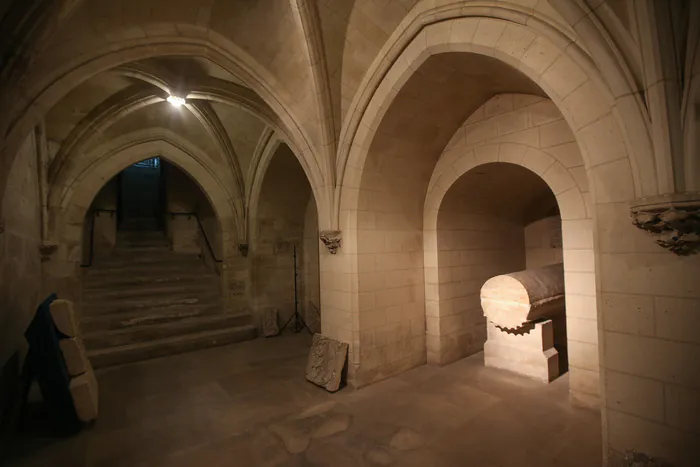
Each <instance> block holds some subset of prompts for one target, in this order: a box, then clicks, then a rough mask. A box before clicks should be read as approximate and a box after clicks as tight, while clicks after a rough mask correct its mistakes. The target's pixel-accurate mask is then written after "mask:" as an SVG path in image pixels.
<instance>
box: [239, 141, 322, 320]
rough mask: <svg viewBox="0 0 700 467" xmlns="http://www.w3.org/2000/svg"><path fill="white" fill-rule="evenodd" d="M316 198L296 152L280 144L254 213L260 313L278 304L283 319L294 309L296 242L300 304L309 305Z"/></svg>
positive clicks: (257, 309) (253, 246)
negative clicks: (309, 235)
mask: <svg viewBox="0 0 700 467" xmlns="http://www.w3.org/2000/svg"><path fill="white" fill-rule="evenodd" d="M312 199H313V195H312V193H311V186H310V185H309V182H308V180H307V178H306V175H305V173H304V171H303V169H302V168H301V166H300V165H299V162H298V161H297V159H296V157H295V156H294V154H293V153H292V152H291V151H290V150H289V148H288V147H287V146H286V145H282V146H280V148H279V150H278V151H277V153H276V154H275V155H274V156H273V158H272V160H271V162H270V164H269V167H268V169H267V172H266V173H265V177H264V179H263V183H262V186H261V189H260V197H259V201H258V206H257V211H256V214H255V218H254V219H251V221H252V223H251V225H252V227H253V228H252V231H251V253H250V261H251V281H252V287H253V307H254V310H255V312H256V313H257V314H258V315H259V313H262V312H263V311H264V310H267V309H275V310H277V311H278V312H279V320H280V323H282V324H283V323H284V322H286V320H287V319H288V318H289V317H290V316H291V315H292V313H293V312H294V258H293V253H294V247H295V246H296V249H297V273H298V276H297V288H298V291H299V305H300V307H303V305H304V295H303V291H304V288H305V280H306V279H307V278H308V276H307V275H306V274H305V272H304V263H305V258H306V256H305V252H304V245H305V244H306V243H308V241H305V225H306V224H309V227H310V228H311V225H312V224H313V221H312V220H311V219H308V222H307V212H308V207H309V205H310V204H313V205H314V206H315V203H313V201H311V200H312ZM310 254H311V253H310ZM308 260H309V261H310V260H311V257H310V256H309V257H308ZM312 287H313V286H312ZM317 306H318V303H317ZM300 311H302V310H301V309H300Z"/></svg>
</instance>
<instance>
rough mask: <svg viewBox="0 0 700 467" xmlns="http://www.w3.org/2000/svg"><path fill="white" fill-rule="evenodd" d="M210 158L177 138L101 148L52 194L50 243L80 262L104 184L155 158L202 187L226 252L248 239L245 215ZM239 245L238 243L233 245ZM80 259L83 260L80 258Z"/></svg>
mask: <svg viewBox="0 0 700 467" xmlns="http://www.w3.org/2000/svg"><path fill="white" fill-rule="evenodd" d="M201 154H204V152H202V151H200V150H198V149H197V148H194V147H193V146H191V145H190V144H189V143H188V142H186V141H184V140H183V139H182V138H180V137H178V136H177V135H175V134H172V133H169V132H167V131H163V132H161V133H160V134H154V133H153V132H151V131H149V132H148V133H143V134H141V135H137V134H130V135H127V136H125V137H123V138H120V139H117V140H115V141H112V142H110V143H108V144H105V145H103V146H100V147H98V148H96V149H95V150H94V151H92V152H91V153H90V154H89V155H88V156H87V157H86V158H84V159H82V158H81V159H80V160H79V162H78V163H76V164H71V165H70V166H68V165H67V166H65V168H64V170H62V171H61V172H60V173H59V174H58V175H57V177H56V180H55V182H54V184H53V185H52V186H51V187H50V189H49V194H48V203H47V204H48V208H49V215H50V232H51V233H50V238H51V239H52V240H58V244H61V245H62V244H66V245H71V246H72V248H73V249H72V250H70V251H68V252H66V257H67V258H68V259H76V258H78V257H79V252H77V251H75V247H76V246H77V247H78V250H79V244H76V240H79V238H76V237H75V236H76V234H77V233H79V232H80V229H79V228H76V226H80V225H82V223H83V222H84V219H85V214H86V213H87V210H88V209H89V207H90V204H91V203H92V200H93V199H94V197H95V195H96V194H97V192H98V191H99V190H100V188H101V187H102V186H103V184H104V183H105V182H106V181H107V180H109V179H111V178H112V177H113V176H115V175H116V174H118V173H119V172H120V171H121V170H123V169H125V168H126V167H128V166H130V165H132V164H134V163H136V162H138V161H140V160H143V159H147V158H149V157H154V156H160V157H163V158H164V159H167V160H168V161H170V162H172V163H173V164H175V165H177V166H178V167H180V168H181V169H182V170H183V171H184V172H186V173H187V174H188V175H189V176H191V177H192V179H193V180H195V181H196V183H197V184H199V186H200V187H201V189H202V191H203V192H204V194H205V195H206V196H207V198H208V199H209V201H210V202H211V204H212V207H213V208H214V212H215V213H216V215H217V217H218V219H219V222H220V223H221V228H222V233H223V238H224V240H228V241H225V242H224V250H226V249H227V248H228V247H229V245H227V243H230V244H233V243H234V242H235V241H236V240H240V239H242V238H245V237H244V231H243V229H242V215H241V212H240V208H239V207H237V206H236V204H237V203H239V202H240V200H235V199H233V197H232V195H231V194H230V193H228V191H227V189H226V184H225V182H224V181H222V180H221V179H219V178H218V176H217V171H216V169H215V168H213V167H211V166H210V164H209V163H208V162H207V161H206V160H205V159H204V158H202V156H201ZM231 240H234V241H231ZM76 255H77V256H76Z"/></svg>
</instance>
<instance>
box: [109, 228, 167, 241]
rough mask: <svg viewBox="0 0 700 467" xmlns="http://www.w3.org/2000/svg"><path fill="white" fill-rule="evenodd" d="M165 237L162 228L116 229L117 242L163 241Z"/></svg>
mask: <svg viewBox="0 0 700 467" xmlns="http://www.w3.org/2000/svg"><path fill="white" fill-rule="evenodd" d="M166 239H167V237H166V235H165V232H163V231H162V230H153V231H117V242H135V243H142V242H149V241H163V240H166Z"/></svg>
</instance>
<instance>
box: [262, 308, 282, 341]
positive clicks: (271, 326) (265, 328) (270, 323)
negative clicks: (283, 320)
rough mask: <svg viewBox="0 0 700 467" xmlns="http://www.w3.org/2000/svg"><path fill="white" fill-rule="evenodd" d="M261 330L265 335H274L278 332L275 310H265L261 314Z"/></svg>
mask: <svg viewBox="0 0 700 467" xmlns="http://www.w3.org/2000/svg"><path fill="white" fill-rule="evenodd" d="M262 332H263V336H265V337H274V336H276V335H277V334H279V333H280V327H279V324H277V310H265V311H264V312H263V316H262Z"/></svg>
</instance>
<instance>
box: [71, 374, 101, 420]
mask: <svg viewBox="0 0 700 467" xmlns="http://www.w3.org/2000/svg"><path fill="white" fill-rule="evenodd" d="M70 393H71V396H72V398H73V403H74V404H75V412H76V414H77V415H78V419H79V420H80V421H82V422H90V421H92V420H94V419H96V418H97V413H98V409H99V398H98V391H97V380H96V379H95V374H94V372H93V371H92V366H90V363H89V362H88V363H87V369H86V371H85V373H83V374H82V375H80V376H76V377H75V378H73V379H72V380H71V382H70Z"/></svg>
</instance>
